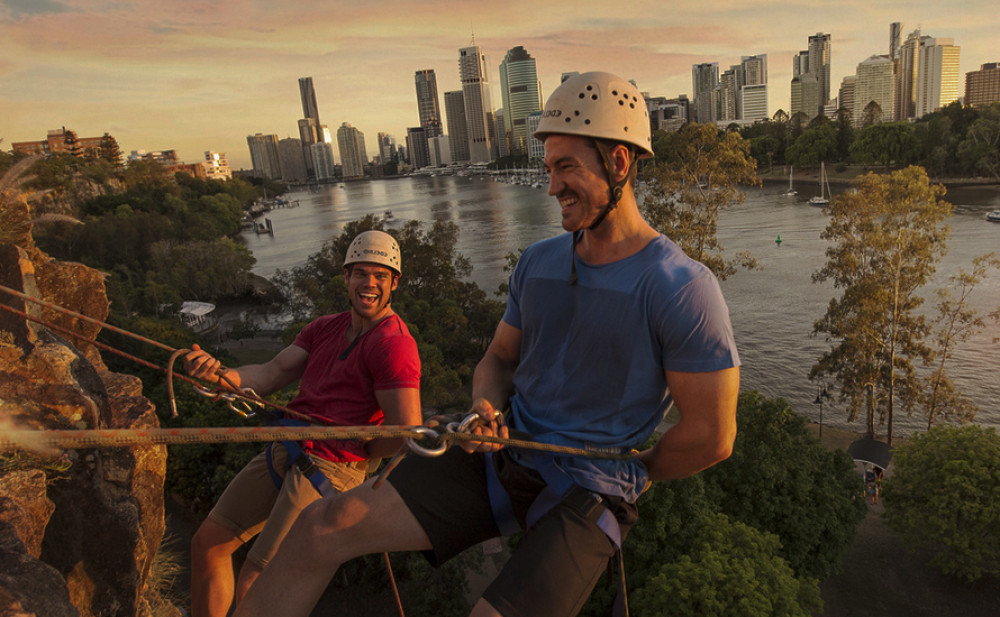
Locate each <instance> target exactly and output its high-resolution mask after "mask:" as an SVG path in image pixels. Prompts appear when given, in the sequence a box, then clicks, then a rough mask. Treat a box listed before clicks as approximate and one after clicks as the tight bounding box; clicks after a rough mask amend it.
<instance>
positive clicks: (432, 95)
mask: <svg viewBox="0 0 1000 617" xmlns="http://www.w3.org/2000/svg"><path fill="white" fill-rule="evenodd" d="M414 82H415V83H416V86H417V111H418V113H419V114H420V126H424V127H426V126H431V125H436V126H441V105H440V104H439V102H438V101H439V99H438V87H437V76H435V75H434V69H424V70H422V71H417V72H416V73H415V74H414Z"/></svg>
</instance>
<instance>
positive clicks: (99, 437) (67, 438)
mask: <svg viewBox="0 0 1000 617" xmlns="http://www.w3.org/2000/svg"><path fill="white" fill-rule="evenodd" d="M0 291H4V292H6V293H8V294H10V295H13V296H16V297H18V298H21V299H23V300H27V301H29V302H33V303H35V304H38V305H41V306H44V307H46V308H49V309H52V310H54V311H57V312H62V313H65V314H67V315H70V316H72V317H75V318H77V319H82V320H84V321H87V322H89V323H93V324H95V325H99V326H101V327H102V328H106V329H108V330H110V331H112V332H117V333H119V334H122V335H123V336H127V337H131V338H134V339H136V340H139V341H142V342H144V343H148V344H150V345H153V346H155V347H159V348H160V349H163V350H165V351H169V352H171V354H172V357H171V361H170V366H168V367H167V368H164V367H161V366H159V365H156V364H153V363H152V362H148V361H146V360H143V359H141V358H137V357H135V356H133V355H131V354H128V353H126V352H124V351H121V350H118V349H115V348H114V347H111V346H110V345H107V344H105V343H101V342H99V341H96V340H91V339H88V338H87V337H85V336H83V335H80V334H78V333H76V332H73V331H72V330H69V329H67V328H63V327H61V326H58V325H56V324H52V323H49V322H47V321H44V320H42V319H39V318H37V317H33V316H31V315H28V314H27V313H26V312H24V311H21V310H18V309H16V308H14V307H11V306H8V305H6V304H3V303H0V308H2V309H4V310H6V311H8V312H11V313H14V314H15V315H18V316H19V317H22V318H24V319H27V320H29V321H33V322H36V323H39V324H42V325H44V326H46V327H49V328H52V329H54V330H56V331H59V332H62V333H64V334H67V335H69V336H71V337H75V338H78V339H81V340H83V341H85V342H87V343H90V344H92V345H95V346H97V347H98V348H100V349H103V350H105V351H109V352H112V353H116V354H118V355H121V356H123V357H125V358H128V359H130V360H132V361H134V362H137V363H139V364H141V365H144V366H147V367H150V368H154V369H157V370H162V371H165V372H166V374H167V379H168V386H169V390H170V391H171V394H172V393H173V385H172V379H173V378H174V377H177V378H180V379H183V380H184V381H187V382H190V383H191V384H193V385H196V386H199V387H201V384H200V383H199V382H198V381H197V380H194V379H192V378H190V377H188V376H186V375H181V374H179V373H174V372H173V370H172V368H173V366H172V365H173V361H174V360H175V359H176V358H177V357H178V356H179V355H180V353H181V352H183V351H186V350H178V349H174V348H172V347H170V346H168V345H164V344H163V343H160V342H158V341H155V340H152V339H149V338H146V337H144V336H141V335H138V334H135V333H133V332H129V331H128V330H124V329H122V328H119V327H117V326H113V325H111V324H108V323H105V322H103V321H100V320H98V319H94V318H93V317H88V316H86V315H83V314H81V313H78V312H76V311H73V310H70V309H67V308H64V307H61V306H59V305H56V304H52V303H51V302H46V301H44V300H40V299H38V298H34V297H32V296H29V295H27V294H25V293H22V292H20V291H17V290H15V289H11V288H9V287H6V286H4V285H0ZM223 379H224V376H223ZM224 394H225V395H227V396H231V397H233V398H237V399H240V400H244V401H247V402H250V403H254V404H257V405H267V406H269V407H273V408H274V409H277V410H279V411H282V412H284V413H286V414H288V415H289V416H292V417H295V418H300V419H305V420H306V421H308V422H316V419H315V418H313V417H311V416H305V415H304V414H301V413H299V412H297V411H295V410H292V409H288V408H287V407H284V406H282V405H278V404H276V403H272V402H270V401H268V400H266V399H264V398H261V397H259V396H256V395H249V394H247V393H243V392H240V391H237V392H230V391H226V392H224ZM171 405H172V406H173V397H172V396H171ZM418 428H421V427H416V426H371V425H362V426H329V425H319V424H310V425H308V426H253V427H207V428H155V429H139V430H137V429H84V430H20V429H16V430H5V429H0V452H9V451H14V450H25V449H26V450H38V449H46V448H48V449H53V448H54V449H60V450H70V449H82V448H99V447H129V446H153V445H178V444H196V443H241V442H242V443H247V442H267V441H284V440H296V441H299V440H303V439H315V440H321V439H383V438H386V439H392V438H401V437H405V438H411V439H413V440H416V441H420V440H426V438H427V436H426V433H425V432H421V431H418V430H417V429H418ZM437 441H438V442H439V443H441V442H443V443H444V444H446V445H448V446H451V445H452V444H453V443H454V442H456V441H477V442H482V443H494V444H500V445H504V446H510V447H515V448H525V449H529V450H538V451H544V452H552V453H556V454H564V455H567V456H584V457H590V458H602V459H613V460H626V459H630V458H632V457H633V456H634V454H632V453H618V452H608V451H604V450H591V449H586V448H574V447H570V446H559V445H554V444H547V443H542V442H537V441H531V440H530V439H516V438H504V437H491V436H484V435H473V434H472V433H464V432H454V433H453V432H443V433H440V434H439V435H438V438H437Z"/></svg>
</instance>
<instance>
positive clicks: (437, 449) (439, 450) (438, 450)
mask: <svg viewBox="0 0 1000 617" xmlns="http://www.w3.org/2000/svg"><path fill="white" fill-rule="evenodd" d="M413 430H414V431H416V432H418V433H420V434H421V435H423V436H424V437H425V438H427V439H433V440H434V441H436V442H437V443H438V445H437V446H434V447H431V448H425V447H424V446H421V445H420V444H418V443H417V442H416V441H415V440H414V439H413V438H412V437H407V438H406V445H407V446H408V447H409V448H410V450H411V451H413V452H416V453H417V454H419V455H420V456H441V455H442V454H444V453H445V450H447V449H448V444H447V442H445V441H444V440H443V439H441V434H440V433H438V432H437V431H435V430H434V429H432V428H430V427H428V426H415V427H413Z"/></svg>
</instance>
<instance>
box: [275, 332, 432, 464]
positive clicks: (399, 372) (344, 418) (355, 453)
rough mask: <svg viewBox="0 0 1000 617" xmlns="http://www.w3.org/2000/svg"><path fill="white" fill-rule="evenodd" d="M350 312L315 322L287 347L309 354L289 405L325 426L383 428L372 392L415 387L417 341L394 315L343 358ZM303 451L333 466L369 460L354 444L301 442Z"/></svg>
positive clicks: (344, 442)
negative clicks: (371, 426)
mask: <svg viewBox="0 0 1000 617" xmlns="http://www.w3.org/2000/svg"><path fill="white" fill-rule="evenodd" d="M350 325H351V313H350V312H345V313H338V314H336V315H327V316H325V317H320V318H319V319H316V320H315V321H313V322H312V323H310V324H309V325H308V326H306V327H305V328H303V329H302V332H300V333H299V335H298V336H297V337H296V338H295V342H294V343H292V344H293V345H295V346H296V347H301V348H302V349H305V350H306V351H307V352H309V359H308V360H307V361H306V370H305V372H304V373H303V374H302V381H301V383H300V385H299V394H298V396H296V397H295V399H294V400H293V401H292V402H291V403H289V405H288V407H289V408H291V409H294V410H295V411H298V412H300V413H304V414H308V415H310V416H313V417H316V418H322V419H324V420H325V421H324V422H323V423H324V424H333V425H336V426H357V425H361V424H376V425H378V424H382V421H383V419H384V415H383V414H382V409H381V407H379V404H378V401H377V400H376V399H375V391H377V390H396V389H399V388H419V387H420V357H419V356H418V355H417V343H416V341H414V340H413V337H412V336H410V331H409V330H407V328H406V324H404V323H403V320H402V319H400V318H399V316H398V315H390V316H389V317H387V318H385V319H383V320H382V321H381V322H379V324H378V325H377V326H375V327H374V328H372V329H371V330H369V331H368V332H365V333H364V334H362V335H361V338H360V339H358V341H357V343H356V344H355V345H354V348H353V349H351V351H350V353H348V354H347V357H346V358H344V359H343V360H342V359H340V356H341V355H342V354H343V353H344V351H345V350H346V349H347V348H348V347H349V346H350V341H348V340H347V329H348V327H349V326H350ZM302 448H303V449H304V450H306V451H307V452H311V453H314V454H316V455H318V456H321V457H323V458H325V459H329V460H331V461H335V462H344V461H360V460H364V459H366V458H368V456H367V454H366V453H365V449H364V447H363V446H362V445H361V443H359V442H357V441H354V440H337V439H331V440H324V441H309V440H305V441H302Z"/></svg>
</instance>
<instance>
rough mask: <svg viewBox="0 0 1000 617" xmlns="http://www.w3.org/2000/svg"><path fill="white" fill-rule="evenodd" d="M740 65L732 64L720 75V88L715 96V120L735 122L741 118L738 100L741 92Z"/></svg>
mask: <svg viewBox="0 0 1000 617" xmlns="http://www.w3.org/2000/svg"><path fill="white" fill-rule="evenodd" d="M739 68H740V67H738V66H731V67H729V69H728V70H727V71H725V72H723V73H722V75H720V76H719V88H718V91H717V92H718V93H717V95H716V97H715V104H716V107H715V121H716V122H723V123H726V122H734V121H736V120H737V119H739V117H740V116H739V106H738V105H737V103H736V101H737V99H738V98H739V94H740V79H739V78H738V74H739V72H740V71H739Z"/></svg>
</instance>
